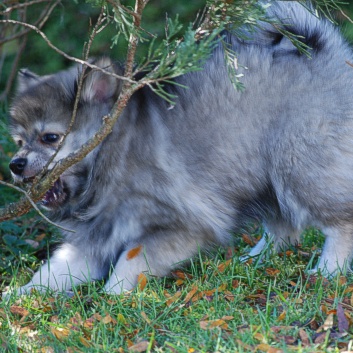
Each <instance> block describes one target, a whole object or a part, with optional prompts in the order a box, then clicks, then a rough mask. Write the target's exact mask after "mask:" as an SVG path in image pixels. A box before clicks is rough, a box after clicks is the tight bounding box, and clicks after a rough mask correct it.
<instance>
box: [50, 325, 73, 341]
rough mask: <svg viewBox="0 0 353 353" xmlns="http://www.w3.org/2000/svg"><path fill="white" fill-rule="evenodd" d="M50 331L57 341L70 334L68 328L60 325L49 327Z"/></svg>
mask: <svg viewBox="0 0 353 353" xmlns="http://www.w3.org/2000/svg"><path fill="white" fill-rule="evenodd" d="M50 331H51V333H52V334H53V335H54V336H55V337H56V338H57V339H58V340H59V341H63V340H65V339H66V338H67V337H68V336H69V334H70V331H69V330H68V329H66V328H60V327H57V328H56V327H51V329H50Z"/></svg>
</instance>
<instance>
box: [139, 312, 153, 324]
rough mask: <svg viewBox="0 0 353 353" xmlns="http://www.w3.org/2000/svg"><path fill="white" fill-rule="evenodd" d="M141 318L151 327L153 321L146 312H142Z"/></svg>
mask: <svg viewBox="0 0 353 353" xmlns="http://www.w3.org/2000/svg"><path fill="white" fill-rule="evenodd" d="M141 316H142V318H143V319H144V320H145V321H146V322H147V323H148V324H149V325H151V320H150V319H149V318H148V316H147V314H146V313H145V312H144V311H141Z"/></svg>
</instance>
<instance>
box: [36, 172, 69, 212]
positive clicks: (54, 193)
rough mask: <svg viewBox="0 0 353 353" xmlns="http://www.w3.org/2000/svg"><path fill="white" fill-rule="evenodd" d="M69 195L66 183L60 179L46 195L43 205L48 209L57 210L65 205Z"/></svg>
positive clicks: (42, 201)
mask: <svg viewBox="0 0 353 353" xmlns="http://www.w3.org/2000/svg"><path fill="white" fill-rule="evenodd" d="M67 195H68V190H67V188H66V187H65V183H64V182H63V181H62V179H61V178H59V179H58V180H57V181H56V182H55V183H54V185H53V186H52V187H51V188H50V189H49V190H48V191H47V192H46V193H45V195H44V197H43V198H42V200H41V204H42V205H43V206H44V207H46V208H57V207H59V206H60V205H61V204H63V203H64V201H65V200H66V198H67Z"/></svg>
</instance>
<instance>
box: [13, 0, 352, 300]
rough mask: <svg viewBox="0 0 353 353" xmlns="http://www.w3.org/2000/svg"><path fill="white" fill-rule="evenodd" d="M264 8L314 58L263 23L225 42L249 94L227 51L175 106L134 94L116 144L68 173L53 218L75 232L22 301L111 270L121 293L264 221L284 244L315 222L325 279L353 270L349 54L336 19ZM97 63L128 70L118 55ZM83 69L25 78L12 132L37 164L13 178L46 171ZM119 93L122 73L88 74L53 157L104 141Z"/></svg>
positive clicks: (190, 80)
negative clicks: (50, 140)
mask: <svg viewBox="0 0 353 353" xmlns="http://www.w3.org/2000/svg"><path fill="white" fill-rule="evenodd" d="M268 11H269V13H270V16H272V17H275V18H278V20H280V21H282V22H283V27H285V28H286V29H288V30H291V31H292V32H294V33H296V34H297V35H300V36H302V37H303V38H304V39H303V42H304V43H306V44H308V45H309V46H310V47H311V48H312V49H311V50H310V53H311V58H309V57H308V56H306V55H301V54H300V53H299V51H298V50H297V48H296V47H295V46H294V45H293V44H292V43H291V42H290V41H289V40H288V39H286V38H284V37H283V36H282V35H281V34H280V33H279V32H278V31H277V30H276V29H275V28H274V27H272V26H270V25H264V26H263V27H262V28H259V29H258V31H256V32H255V33H254V34H252V38H248V39H246V40H239V39H237V38H235V37H234V36H232V35H230V34H226V41H228V42H229V43H230V45H231V47H232V49H233V50H234V51H235V52H236V53H237V56H238V62H239V63H240V64H241V65H243V66H244V67H246V68H243V69H241V71H242V72H243V73H244V77H243V83H244V85H245V87H246V89H245V90H244V92H238V91H236V90H235V89H234V88H233V86H232V84H231V82H230V79H229V77H228V72H227V68H226V66H225V62H224V53H223V51H222V47H221V46H219V47H217V48H216V49H215V51H214V53H213V55H212V57H211V58H210V59H209V60H208V61H207V63H206V65H205V67H204V69H203V70H202V71H200V72H195V73H190V74H187V75H184V76H182V77H179V78H178V79H176V81H177V82H178V83H180V84H182V85H185V86H187V87H188V89H184V88H180V87H179V86H173V85H170V86H168V87H167V89H168V90H169V92H170V93H173V94H176V95H177V97H178V98H177V99H176V104H175V106H170V104H168V103H167V102H166V101H164V100H163V99H161V98H160V97H158V96H156V95H155V94H154V93H153V92H152V91H151V90H150V89H149V88H148V87H145V88H143V89H142V90H140V91H138V92H137V93H136V94H135V95H134V96H133V97H132V99H131V101H130V102H129V103H128V106H127V108H126V109H125V111H124V113H123V114H122V116H121V117H120V119H119V120H118V122H117V124H116V125H115V127H114V131H113V132H112V133H111V134H110V135H109V136H108V138H107V139H106V140H105V141H104V142H103V143H102V144H101V145H100V146H99V147H97V148H96V149H95V150H94V151H93V152H92V153H90V154H89V155H88V156H87V157H86V158H85V159H84V160H83V161H82V162H80V163H79V164H77V165H75V166H74V167H72V168H71V169H70V170H68V171H66V172H65V173H64V175H63V176H62V177H61V180H62V182H63V183H64V191H65V197H66V200H65V201H64V202H63V203H60V204H58V205H55V203H54V206H55V207H54V206H53V205H52V207H49V209H50V210H49V211H50V215H51V217H52V219H53V220H55V221H56V222H59V223H60V224H61V225H62V226H65V227H67V228H69V229H73V230H75V231H76V232H75V233H73V234H72V233H66V232H64V237H65V240H64V243H63V245H62V246H61V247H60V248H59V249H57V250H56V251H55V252H54V254H53V256H52V257H51V259H50V261H49V262H48V263H49V265H48V264H44V265H43V266H42V267H41V269H40V270H39V271H38V272H37V273H36V274H35V275H34V277H33V279H32V280H31V282H30V283H28V284H27V285H26V286H24V287H22V288H21V289H20V290H19V292H20V293H22V292H25V291H28V290H29V289H30V288H32V287H33V286H40V285H42V286H43V287H44V288H46V287H50V288H52V289H54V290H66V289H69V288H70V287H71V286H72V285H76V284H78V283H80V282H82V281H87V280H93V279H101V278H104V277H107V276H108V274H109V273H110V277H109V279H108V280H107V283H106V286H105V288H106V290H107V291H109V292H113V293H120V292H121V290H123V289H131V288H133V286H135V285H136V283H137V277H138V274H139V273H141V272H144V271H148V272H149V273H151V274H153V275H158V276H164V275H166V274H168V272H169V271H170V270H171V269H172V268H173V267H174V266H175V265H176V264H178V263H179V262H180V261H183V260H186V259H188V258H190V257H192V256H194V255H195V254H196V253H197V252H198V250H199V249H200V248H201V249H202V248H203V249H205V248H209V247H211V246H213V245H214V244H226V243H227V242H229V240H230V237H231V235H230V232H232V231H234V230H237V229H240V228H241V227H243V226H244V224H246V222H247V221H248V220H249V219H257V220H261V221H263V222H264V224H265V225H266V227H267V229H268V232H269V233H270V234H271V235H272V236H273V237H274V240H275V245H276V246H277V247H279V246H281V245H282V244H283V243H295V242H296V241H298V239H299V235H300V234H301V232H302V231H303V229H304V228H305V227H307V226H309V225H311V226H315V227H318V228H320V229H321V230H322V231H323V232H324V234H325V235H326V242H325V246H324V249H323V252H322V256H321V259H320V261H319V263H318V266H317V268H318V269H320V270H322V271H324V272H326V273H334V272H335V271H337V270H338V269H343V268H344V267H345V266H346V264H347V263H350V262H351V260H352V252H353V99H352V93H351V89H352V87H353V69H352V68H351V67H350V66H348V65H347V63H346V61H347V60H348V61H351V62H353V55H352V51H351V49H350V48H349V47H348V45H347V44H346V43H345V42H344V40H343V39H342V37H341V35H340V34H339V32H338V31H337V30H336V28H334V26H333V25H332V24H331V23H329V22H328V21H325V20H322V19H318V18H316V17H315V16H314V15H313V14H311V13H310V12H309V11H307V10H306V9H305V8H304V7H303V6H301V5H300V4H298V3H296V2H288V1H284V2H278V3H274V4H272V6H271V7H270V8H269V10H268ZM97 65H100V66H102V67H106V68H109V69H110V70H118V71H119V69H117V68H115V67H114V66H112V64H111V62H110V60H109V59H101V60H100V61H98V62H97ZM78 71H79V69H78V68H77V67H76V68H72V69H70V70H68V71H63V72H59V73H57V74H54V75H50V76H44V77H37V76H35V75H34V74H31V73H30V72H29V71H23V72H22V74H20V78H19V80H20V85H19V92H18V94H17V96H16V97H15V99H14V102H13V105H12V108H11V128H12V133H13V136H14V139H15V140H16V141H18V142H19V144H22V147H21V148H20V150H19V152H18V153H17V154H16V156H15V157H14V159H16V158H25V159H26V160H27V165H26V168H25V170H24V171H23V173H22V174H21V175H14V178H15V180H18V181H21V180H23V178H29V179H30V178H31V177H32V176H33V175H35V174H38V173H39V172H40V171H41V169H42V168H43V166H44V165H45V163H46V161H47V160H48V158H49V157H50V156H51V155H52V153H53V152H54V150H55V144H53V145H48V144H45V143H43V142H42V141H41V137H42V136H43V134H46V133H47V134H48V133H52V134H53V133H55V134H58V135H60V136H61V135H62V134H63V133H64V132H65V131H66V129H67V126H68V124H69V122H70V119H71V113H72V107H73V101H74V98H75V93H76V81H77V77H78ZM119 89H120V83H119V82H118V81H117V80H115V79H114V78H112V77H109V76H107V75H104V74H102V73H100V72H98V71H91V72H90V73H88V75H87V77H86V79H85V83H84V87H83V92H82V97H81V102H80V107H79V110H78V114H77V118H76V121H75V124H74V126H73V128H72V131H71V133H70V134H69V135H68V138H67V139H66V141H65V143H64V146H63V148H62V149H61V150H60V152H59V153H58V156H57V157H56V160H58V159H60V158H63V157H65V156H66V155H68V154H69V153H70V152H71V151H73V150H75V149H77V148H78V147H79V146H80V145H81V144H82V143H83V142H85V141H86V140H87V139H88V138H89V137H90V136H92V135H93V134H94V133H95V131H96V130H97V129H98V128H99V126H100V125H101V123H102V116H104V115H105V114H107V113H109V111H110V109H111V108H112V106H113V102H114V101H115V99H116V97H117V95H118V94H119ZM20 141H21V142H20ZM264 245H265V241H264V240H263V241H261V242H260V243H259V245H258V246H257V247H255V248H254V249H253V250H252V252H251V253H250V255H251V256H253V255H256V254H258V253H259V252H260V251H261V249H262V247H263V246H264ZM140 246H141V252H140V253H138V251H136V253H138V255H137V256H135V257H133V256H131V254H132V253H130V256H129V250H131V249H134V248H138V249H139V247H140Z"/></svg>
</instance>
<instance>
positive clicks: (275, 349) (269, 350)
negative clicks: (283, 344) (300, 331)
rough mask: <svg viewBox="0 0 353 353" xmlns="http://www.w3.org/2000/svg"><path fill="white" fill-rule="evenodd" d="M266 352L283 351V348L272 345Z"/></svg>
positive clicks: (281, 352) (279, 352)
mask: <svg viewBox="0 0 353 353" xmlns="http://www.w3.org/2000/svg"><path fill="white" fill-rule="evenodd" d="M266 353H283V350H282V349H280V348H276V347H270V348H269V349H268V350H267V351H266Z"/></svg>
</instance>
